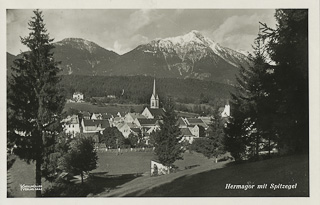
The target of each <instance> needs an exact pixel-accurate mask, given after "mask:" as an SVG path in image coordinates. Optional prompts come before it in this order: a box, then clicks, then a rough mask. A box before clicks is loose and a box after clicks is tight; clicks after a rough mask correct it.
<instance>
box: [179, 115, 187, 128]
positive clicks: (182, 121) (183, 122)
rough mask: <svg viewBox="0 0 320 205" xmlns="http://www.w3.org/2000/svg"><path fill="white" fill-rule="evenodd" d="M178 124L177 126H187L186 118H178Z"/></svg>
mask: <svg viewBox="0 0 320 205" xmlns="http://www.w3.org/2000/svg"><path fill="white" fill-rule="evenodd" d="M178 125H179V128H187V127H188V124H187V122H186V119H185V118H183V117H179V118H178Z"/></svg>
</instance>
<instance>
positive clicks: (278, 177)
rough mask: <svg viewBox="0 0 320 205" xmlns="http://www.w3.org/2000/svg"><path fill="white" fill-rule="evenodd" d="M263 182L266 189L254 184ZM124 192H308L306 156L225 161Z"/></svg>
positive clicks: (139, 193)
mask: <svg viewBox="0 0 320 205" xmlns="http://www.w3.org/2000/svg"><path fill="white" fill-rule="evenodd" d="M226 184H233V185H255V187H254V188H253V189H247V190H244V189H226ZM263 184H267V186H266V189H258V188H257V186H258V185H263ZM271 184H274V185H279V184H283V185H295V184H297V186H296V188H292V189H290V190H289V189H275V190H274V188H271ZM127 196H152V197H157V196H161V197H164V196H175V197H182V196H183V197H190V196H202V197H208V196H210V197H212V196H220V197H221V196H224V197H229V196H236V197H239V196H255V197H257V196H296V197H298V196H300V197H301V196H304V197H306V196H309V160H308V156H307V155H300V156H298V155H296V156H288V157H280V158H275V159H269V160H263V161H258V162H251V163H244V164H238V165H228V166H227V167H225V168H222V169H215V170H211V171H206V172H202V173H198V174H194V175H185V176H181V177H179V178H176V179H175V180H174V181H172V182H170V183H167V184H164V185H162V186H159V187H156V188H154V189H151V190H147V191H146V190H144V191H137V192H135V193H131V194H129V195H127Z"/></svg>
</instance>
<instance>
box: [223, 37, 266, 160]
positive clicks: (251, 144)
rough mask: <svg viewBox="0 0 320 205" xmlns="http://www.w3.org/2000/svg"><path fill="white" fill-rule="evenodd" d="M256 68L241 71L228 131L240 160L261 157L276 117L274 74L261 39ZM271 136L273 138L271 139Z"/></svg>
mask: <svg viewBox="0 0 320 205" xmlns="http://www.w3.org/2000/svg"><path fill="white" fill-rule="evenodd" d="M253 48H254V54H253V55H251V56H250V58H251V62H252V66H250V67H249V68H241V69H240V74H239V76H238V77H237V82H238V86H237V91H236V93H233V94H232V101H231V107H232V108H233V114H232V118H231V119H230V121H229V123H228V126H227V128H226V134H227V137H226V147H227V148H228V150H229V151H230V152H231V154H232V155H233V157H234V158H235V159H236V160H239V159H241V158H242V159H244V158H251V157H253V156H255V157H256V158H257V157H258V155H259V150H260V147H261V146H262V145H263V144H264V141H265V134H266V133H267V132H266V131H267V130H268V129H267V127H268V122H270V121H271V120H272V117H271V116H270V115H268V113H266V111H267V112H271V110H270V109H271V108H272V107H271V106H270V104H268V103H265V102H269V99H270V93H269V91H268V90H269V87H268V85H270V84H272V72H270V71H269V69H270V66H269V65H268V64H267V63H266V59H265V56H264V48H263V46H262V42H261V39H259V38H257V39H256V41H255V46H254V47H253ZM269 136H270V135H269Z"/></svg>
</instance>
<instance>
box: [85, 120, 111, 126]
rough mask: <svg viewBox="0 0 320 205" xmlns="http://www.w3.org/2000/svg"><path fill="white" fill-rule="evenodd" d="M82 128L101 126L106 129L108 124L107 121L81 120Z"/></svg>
mask: <svg viewBox="0 0 320 205" xmlns="http://www.w3.org/2000/svg"><path fill="white" fill-rule="evenodd" d="M83 124H84V126H96V127H98V126H99V125H101V128H107V127H110V123H109V121H108V120H88V119H83Z"/></svg>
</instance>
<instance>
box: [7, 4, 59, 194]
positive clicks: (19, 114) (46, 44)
mask: <svg viewBox="0 0 320 205" xmlns="http://www.w3.org/2000/svg"><path fill="white" fill-rule="evenodd" d="M33 13H34V16H33V17H32V19H31V20H30V22H29V23H28V26H29V30H30V33H29V35H28V36H27V37H24V38H21V43H22V44H23V45H26V46H27V47H28V48H29V51H27V52H24V53H22V54H21V55H22V58H20V59H17V60H15V62H14V67H13V68H12V69H13V70H14V74H13V75H12V77H11V78H8V79H9V80H8V91H7V92H8V93H7V94H8V95H7V97H8V99H7V100H8V101H7V104H8V116H7V117H8V124H7V128H8V145H9V146H11V145H15V147H16V149H15V154H17V155H18V156H19V157H20V158H23V159H25V160H27V161H35V164H36V184H37V185H41V178H42V165H43V159H44V157H45V153H46V151H48V148H49V147H50V146H51V145H52V143H53V142H54V139H55V136H56V135H57V134H58V132H59V128H61V126H60V119H59V117H60V114H61V112H62V109H63V106H64V97H63V96H62V95H60V94H59V93H60V92H59V88H58V86H57V84H58V82H59V80H60V78H59V77H58V76H57V74H58V72H59V68H58V66H57V65H58V63H57V62H56V61H55V60H54V57H53V52H52V49H53V48H54V46H53V45H52V41H53V39H51V38H49V34H48V33H47V30H46V28H45V24H44V22H43V15H42V12H41V11H39V10H35V11H34V12H33ZM36 196H37V197H39V196H41V191H37V192H36Z"/></svg>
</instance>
